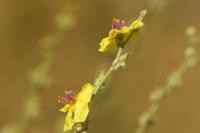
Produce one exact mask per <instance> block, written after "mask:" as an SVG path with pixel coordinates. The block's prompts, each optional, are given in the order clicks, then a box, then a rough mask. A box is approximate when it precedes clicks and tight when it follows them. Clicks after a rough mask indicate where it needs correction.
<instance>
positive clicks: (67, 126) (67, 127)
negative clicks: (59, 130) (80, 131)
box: [64, 107, 75, 131]
mask: <svg viewBox="0 0 200 133" xmlns="http://www.w3.org/2000/svg"><path fill="white" fill-rule="evenodd" d="M73 111H74V108H73V107H72V108H70V109H69V111H68V113H67V116H66V118H65V125H64V131H68V130H71V129H72V127H73V126H74V124H75V122H74V120H73Z"/></svg>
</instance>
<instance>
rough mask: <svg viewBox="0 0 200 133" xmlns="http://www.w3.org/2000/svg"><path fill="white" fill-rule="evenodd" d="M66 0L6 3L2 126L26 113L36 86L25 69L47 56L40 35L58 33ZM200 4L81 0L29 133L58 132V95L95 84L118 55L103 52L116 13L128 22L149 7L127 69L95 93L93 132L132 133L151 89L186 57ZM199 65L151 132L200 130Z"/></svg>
mask: <svg viewBox="0 0 200 133" xmlns="http://www.w3.org/2000/svg"><path fill="white" fill-rule="evenodd" d="M163 1H164V0H163ZM64 4H66V1H64V0H60V1H58V0H57V1H56V0H28V1H27V0H1V1H0V89H1V95H0V127H2V126H3V125H5V124H7V123H10V122H15V121H17V120H18V119H20V114H21V112H22V108H21V107H22V105H23V103H24V100H25V99H26V96H27V95H28V92H29V88H30V84H29V81H28V79H27V74H28V72H29V71H30V70H32V69H33V68H35V66H37V65H38V64H39V62H40V59H41V56H42V49H41V48H40V47H39V45H38V41H39V40H40V39H41V38H42V37H44V36H45V35H48V34H50V33H52V32H53V31H54V22H53V21H54V17H55V16H56V14H57V13H58V12H59V11H60V10H61V9H62V8H63V7H64ZM150 5H151V6H150ZM199 5H200V1H199V0H171V1H169V3H168V4H167V5H166V7H165V8H163V9H162V10H161V9H160V10H159V8H158V10H157V9H156V7H154V6H155V5H152V4H149V0H123V1H122V0H121V1H120V0H83V1H82V2H81V4H80V9H79V11H78V14H77V23H76V25H75V27H74V28H73V29H71V30H70V31H69V32H67V33H66V34H65V37H64V39H63V40H62V43H61V44H60V46H59V48H58V51H57V57H56V60H55V63H54V65H53V69H52V71H51V72H50V75H51V76H52V77H53V79H54V84H53V86H52V87H51V88H50V89H47V90H45V91H44V92H43V94H42V99H43V103H42V105H43V106H42V109H43V115H42V117H41V119H40V120H37V121H34V122H31V123H30V125H29V126H28V127H27V130H26V132H29V133H40V132H41V133H46V132H48V133H54V130H53V129H54V126H55V123H56V121H57V119H58V118H60V117H61V118H64V117H65V114H63V113H60V112H59V111H58V109H59V108H60V107H61V106H60V105H58V104H57V95H58V94H61V93H62V92H63V91H64V89H72V90H75V91H76V92H77V91H78V89H79V88H80V87H81V86H82V85H83V84H84V83H85V82H88V81H90V82H93V80H94V78H95V76H96V75H97V72H98V70H99V69H102V68H104V67H106V65H104V64H107V63H108V61H110V59H112V54H101V53H99V52H98V51H97V49H98V43H99V41H100V40H101V38H103V37H104V36H106V35H107V33H108V31H109V29H110V24H111V19H112V18H120V19H124V20H126V21H128V22H130V21H131V20H133V19H135V18H136V17H137V16H138V13H139V11H140V10H141V9H144V8H147V9H149V14H148V16H147V17H146V19H145V28H144V32H143V36H142V41H141V43H140V44H139V45H138V46H137V49H136V50H135V52H134V53H133V51H132V53H131V56H130V58H129V59H128V63H127V67H126V69H124V70H121V71H118V72H116V73H115V75H114V79H113V81H112V85H111V87H110V88H107V89H110V90H107V91H105V94H103V93H102V94H101V96H99V98H97V102H96V104H95V107H94V109H93V110H92V122H91V124H90V127H89V133H131V132H132V133H133V132H134V130H135V128H136V127H137V119H138V117H139V115H140V114H141V113H142V112H143V111H144V110H145V109H146V108H147V107H148V105H149V104H148V103H149V102H148V95H149V93H150V92H151V91H152V90H153V89H155V88H157V87H159V86H161V85H163V84H165V80H166V77H167V76H168V74H169V73H170V72H171V71H173V70H175V69H176V68H177V67H178V66H179V64H180V63H181V61H182V60H183V57H184V55H183V50H184V48H185V47H186V44H187V38H186V37H185V33H184V32H185V28H186V27H187V26H190V25H194V26H196V27H197V28H198V29H199V30H200V17H199V12H200V8H199ZM198 50H199V52H200V49H199V48H198ZM199 66H200V63H199V64H197V65H196V66H195V67H194V68H193V69H191V70H189V71H188V72H187V73H186V74H185V77H184V81H185V82H184V84H183V86H182V87H181V88H180V89H179V90H178V91H177V92H175V93H173V94H172V95H170V96H169V97H168V99H167V100H165V102H164V103H163V104H162V106H161V108H160V110H159V112H158V115H157V116H158V123H157V124H156V125H155V126H153V127H152V128H151V129H150V130H149V133H200V126H199V123H200V114H199V112H200V96H199V94H200V90H199V88H200V82H199V79H200V74H199V73H200V67H199ZM62 126H63V125H61V128H62Z"/></svg>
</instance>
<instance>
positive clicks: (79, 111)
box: [74, 101, 89, 122]
mask: <svg viewBox="0 0 200 133" xmlns="http://www.w3.org/2000/svg"><path fill="white" fill-rule="evenodd" d="M88 113H89V108H88V102H82V101H78V102H77V103H76V105H75V111H74V122H84V121H85V120H86V118H87V116H88Z"/></svg>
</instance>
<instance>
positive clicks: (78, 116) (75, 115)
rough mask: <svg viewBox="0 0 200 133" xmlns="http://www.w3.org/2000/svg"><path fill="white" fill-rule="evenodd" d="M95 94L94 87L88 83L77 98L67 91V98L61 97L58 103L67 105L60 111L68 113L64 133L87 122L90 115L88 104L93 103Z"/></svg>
mask: <svg viewBox="0 0 200 133" xmlns="http://www.w3.org/2000/svg"><path fill="white" fill-rule="evenodd" d="M93 92H94V86H93V85H92V84H90V83H87V84H85V85H84V86H83V87H82V90H81V91H80V92H79V93H78V95H77V96H76V97H75V95H74V94H73V92H72V91H66V92H65V93H66V94H65V95H66V97H59V99H58V102H59V103H62V104H64V105H65V106H64V107H63V108H61V109H60V111H61V112H67V116H66V119H65V124H64V131H68V130H71V129H72V128H73V126H74V124H76V123H77V124H78V123H83V122H85V120H86V118H87V116H88V113H89V107H88V104H89V102H90V101H91V98H92V95H93Z"/></svg>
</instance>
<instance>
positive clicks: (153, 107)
mask: <svg viewBox="0 0 200 133" xmlns="http://www.w3.org/2000/svg"><path fill="white" fill-rule="evenodd" d="M187 35H188V40H189V44H188V46H187V48H186V49H185V59H184V61H183V63H182V64H181V65H180V67H179V68H178V69H177V70H175V71H174V72H173V73H171V75H170V76H169V78H168V80H167V83H166V85H165V86H163V87H161V88H159V89H157V90H155V91H154V92H153V93H152V95H150V100H151V103H150V106H149V108H147V110H146V111H145V112H144V113H143V114H142V115H141V117H140V118H139V125H138V128H137V130H136V133H144V132H145V131H146V130H147V129H148V128H149V127H150V126H151V125H152V124H153V123H154V119H155V115H156V112H157V110H158V109H159V107H160V105H161V103H162V102H163V100H165V99H166V98H167V96H168V95H170V94H171V93H172V92H174V91H175V90H177V89H178V88H179V87H180V86H181V85H182V80H183V75H184V74H185V72H186V71H187V70H188V69H189V68H191V67H192V66H194V65H195V64H196V62H197V52H196V45H197V43H199V41H198V39H197V35H196V31H195V29H194V28H193V27H192V28H191V27H190V28H189V29H188V30H187Z"/></svg>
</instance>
